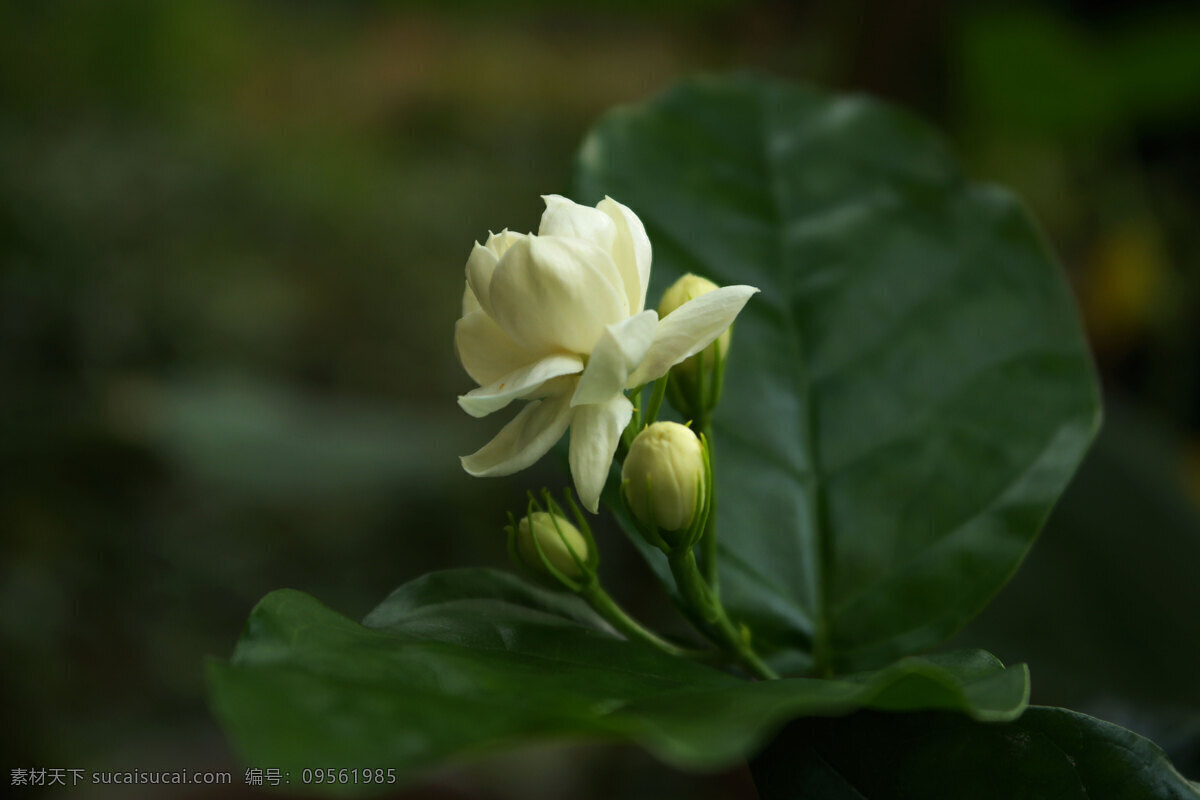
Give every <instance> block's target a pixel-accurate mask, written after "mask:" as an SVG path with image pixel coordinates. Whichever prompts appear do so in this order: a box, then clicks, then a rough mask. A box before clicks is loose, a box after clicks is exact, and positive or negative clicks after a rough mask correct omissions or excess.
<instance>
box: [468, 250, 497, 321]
mask: <svg viewBox="0 0 1200 800" xmlns="http://www.w3.org/2000/svg"><path fill="white" fill-rule="evenodd" d="M499 260H500V259H499V258H497V257H496V254H495V253H493V252H492V251H491V250H490V249H489V248H487V247H484V246H483V245H481V244H480V243H479V242H476V243H475V246H474V247H473V248H471V255H470V256H469V257H468V258H467V288H468V289H470V290H471V292H472V293H473V294H474V295H475V299H476V300H477V301H478V302H479V306H480V308H482V309H483V310H484V311H486V312H488V313H489V314H490V313H492V304H491V302H490V301H489V300H488V287H489V286H490V285H491V283H492V274H493V273H494V272H495V271H496V264H497V262H499Z"/></svg>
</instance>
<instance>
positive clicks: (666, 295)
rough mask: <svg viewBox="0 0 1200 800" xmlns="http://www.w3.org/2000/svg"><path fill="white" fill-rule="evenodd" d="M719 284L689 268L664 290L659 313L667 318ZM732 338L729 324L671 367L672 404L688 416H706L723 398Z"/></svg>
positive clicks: (669, 386)
mask: <svg viewBox="0 0 1200 800" xmlns="http://www.w3.org/2000/svg"><path fill="white" fill-rule="evenodd" d="M718 288H719V287H718V286H717V285H716V284H715V283H713V282H712V281H710V280H708V279H707V278H701V277H700V276H699V275H693V274H692V273H690V272H689V273H688V274H687V275H684V276H683V277H682V278H680V279H679V280H677V281H675V283H673V284H671V287H670V288H669V289H667V290H666V291H665V292H663V296H662V301H661V302H660V303H659V304H658V315H659V317H662V318H665V317H667V316H668V315H670V314H671V312H673V311H675V310H676V309H677V308H679V307H681V306H683V305H685V304H686V303H688V302H690V301H692V300H695V299H696V298H697V297H702V296H704V295H706V294H708V293H710V292H714V291H716V290H717V289H718ZM730 338H731V329H730V328H726V329H725V330H724V331H723V332H722V333H721V335H720V336H718V337H717V338H716V340H714V341H713V343H712V344H710V345H709V346H708V347H706V348H704V349H703V350H701V351H700V352H699V353H696V354H695V355H694V356H692V357H691V358H688V359H687V360H685V361H683V362H681V363H679V364H676V365H675V366H674V367H672V368H671V383H670V384H669V385H668V391H669V392H670V397H671V405H673V406H675V408H676V410H678V411H679V412H680V413H681V414H683V415H684V416H685V417H687V418H688V419H699V418H700V417H702V416H706V415H707V414H708V413H709V412H711V411H712V409H713V408H715V407H716V405H717V401H718V400H720V396H721V378H722V375H723V373H724V364H725V354H726V353H727V352H729V340H730Z"/></svg>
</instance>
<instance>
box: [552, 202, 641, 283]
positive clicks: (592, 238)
mask: <svg viewBox="0 0 1200 800" xmlns="http://www.w3.org/2000/svg"><path fill="white" fill-rule="evenodd" d="M542 200H544V201H546V210H545V211H544V212H543V213H542V222H541V225H540V226H539V227H538V236H569V237H571V238H574V239H583V240H585V241H588V242H591V243H592V244H594V245H596V246H597V247H599V248H600V249H601V250H603V251H604V252H606V253H611V252H612V247H613V240H614V239H615V238H616V235H617V228H616V226H615V225H614V224H613V220H612V219H610V218H609V216H608V215H607V214H605V213H604V212H603V211H599V210H597V209H594V208H588V207H587V206H581V205H579V204H578V203H574V202H572V201H570V200H568V199H567V198H565V197H563V196H562V195H557V194H547V195H542ZM618 288H622V287H618Z"/></svg>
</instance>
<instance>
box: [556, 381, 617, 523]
mask: <svg viewBox="0 0 1200 800" xmlns="http://www.w3.org/2000/svg"><path fill="white" fill-rule="evenodd" d="M632 416H633V403H631V402H629V398H628V397H626V396H625V395H623V394H618V395H616V396H615V397H613V398H612V399H611V400H609V401H608V402H607V403H597V404H595V405H590V406H580V407H578V408H576V409H575V418H574V419H573V420H572V421H571V455H570V462H571V477H572V478H574V479H575V491H577V492H578V493H579V502H580V503H582V504H583V507H584V508H586V509H587V510H588V511H590V512H592V513H593V514H595V513H596V512H597V510H599V507H600V493H601V492H602V491H603V490H604V484H605V482H606V481H607V480H608V471H609V467H610V466H612V460H613V454H614V453H616V452H617V442H618V441H620V439H621V432H622V431H624V430H625V426H626V425H628V424H629V419H630V417H632Z"/></svg>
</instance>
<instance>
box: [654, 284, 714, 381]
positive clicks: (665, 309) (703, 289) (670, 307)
mask: <svg viewBox="0 0 1200 800" xmlns="http://www.w3.org/2000/svg"><path fill="white" fill-rule="evenodd" d="M717 288H718V286H717V285H716V284H715V283H713V282H712V281H710V280H709V279H708V278H701V277H700V276H699V275H693V274H692V273H690V272H689V273H688V274H687V275H684V276H683V277H682V278H680V279H679V280H677V281H675V283H673V284H671V288H669V289H667V290H666V291H665V292H663V296H662V302H660V303H659V304H658V316H659V318H660V319H661V318H662V317H665V316H667V315H668V314H670V313H671V312H672V311H674V310H675V309H677V308H679V307H680V306H681V305H683V304H684V303H686V302H688V301H690V300H695V299H696V298H697V297H700V296H701V295H706V294H708V293H709V292H712V291H715V290H716V289H717ZM730 337H731V329H730V328H726V329H725V332H724V333H722V334H721V335H720V336H718V337H717V339H716V341H714V342H713V343H712V344H710V345H709V346H708V347H706V348H705V349H704V350H703V351H701V352H700V353H697V354H696V355H694V356H692V357H691V358H689V359H688V360H687V361H684V362H683V363H682V364H679V365H678V366H676V367H675V370H676V371H677V374H679V375H687V374H688V373H690V374H691V375H692V376H693V377H694V376H695V373H696V366H697V364H698V363H699V360H700V357H701V355H703V359H704V368H705V369H706V370H711V369H713V367H714V366H715V365H716V363H717V359H720V358H724V357H725V354H726V353H727V352H729V339H730Z"/></svg>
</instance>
